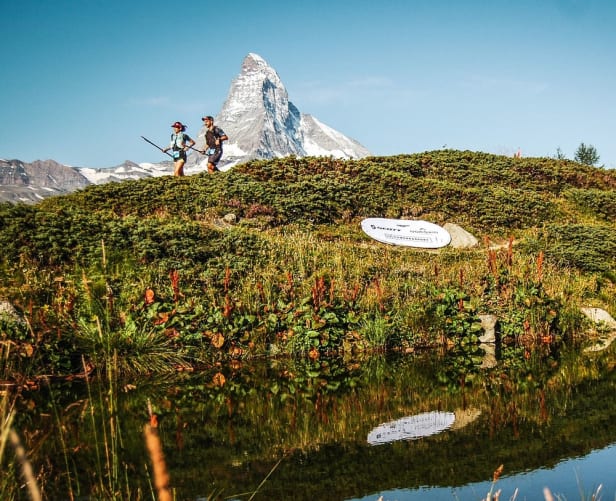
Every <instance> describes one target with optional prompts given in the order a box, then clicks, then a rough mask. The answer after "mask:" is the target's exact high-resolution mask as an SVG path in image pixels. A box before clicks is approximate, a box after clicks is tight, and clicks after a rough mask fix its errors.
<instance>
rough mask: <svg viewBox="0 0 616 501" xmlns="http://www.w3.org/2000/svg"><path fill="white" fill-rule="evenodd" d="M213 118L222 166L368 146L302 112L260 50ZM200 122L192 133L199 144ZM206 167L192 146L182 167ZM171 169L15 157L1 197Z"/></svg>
mask: <svg viewBox="0 0 616 501" xmlns="http://www.w3.org/2000/svg"><path fill="white" fill-rule="evenodd" d="M215 123H216V125H218V126H219V127H221V128H222V129H223V130H224V131H225V133H226V134H227V136H229V138H230V139H229V141H228V142H226V143H225V144H224V155H223V160H222V161H221V163H220V164H219V168H220V169H221V170H228V169H230V168H232V167H233V166H234V165H237V164H239V163H243V162H247V161H249V160H253V159H271V158H280V157H285V156H290V155H294V156H296V157H305V156H326V157H335V158H347V159H350V158H362V157H365V156H368V155H370V152H369V151H368V150H367V149H366V148H365V147H363V146H362V145H361V144H359V143H358V142H357V141H355V140H353V139H351V138H349V137H347V136H345V135H344V134H343V133H341V132H339V131H337V130H335V129H333V128H331V127H329V126H327V125H325V124H323V123H322V122H320V121H319V120H318V119H317V118H315V117H313V116H312V115H309V114H305V113H302V112H301V111H300V110H299V109H298V108H297V107H296V106H295V105H294V104H293V103H292V102H291V101H290V100H289V95H288V92H287V89H286V88H285V86H284V84H283V83H282V80H281V79H280V77H279V75H278V74H277V73H276V71H275V70H274V69H273V68H272V67H271V66H270V65H269V64H268V63H267V62H266V61H265V60H264V59H263V58H262V57H261V56H259V55H257V54H253V53H250V54H248V55H247V56H246V57H245V58H244V61H243V62H242V66H241V70H240V73H239V75H238V76H237V77H236V78H235V79H234V80H233V81H232V83H231V86H230V88H229V93H228V95H227V98H226V100H225V102H224V104H223V107H222V109H221V111H220V113H219V114H218V115H217V116H216V118H215ZM204 136H205V128H202V129H201V130H200V132H199V135H198V137H197V138H195V139H196V140H197V147H199V148H203V147H204V140H203V138H204ZM206 170H207V157H206V156H205V155H201V154H200V153H198V152H196V151H194V150H191V151H190V153H189V154H188V161H187V163H186V167H185V173H186V174H188V175H190V174H196V173H199V172H203V171H206ZM171 174H173V164H172V163H171V162H169V161H165V162H160V163H156V164H153V163H136V162H133V161H131V160H126V161H125V162H123V163H122V164H120V165H117V166H113V167H109V168H103V169H101V168H99V169H93V168H89V167H69V166H66V165H62V164H59V163H58V162H56V161H54V160H45V161H40V160H37V161H35V162H32V163H26V162H22V161H20V160H2V161H0V202H2V201H8V202H25V203H35V202H37V201H39V200H41V199H43V198H46V197H49V196H53V195H60V194H63V193H69V192H71V191H74V190H77V189H80V188H83V187H85V186H87V185H88V184H102V183H108V182H118V181H123V180H127V179H141V178H146V177H158V176H165V175H171Z"/></svg>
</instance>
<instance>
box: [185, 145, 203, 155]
mask: <svg viewBox="0 0 616 501" xmlns="http://www.w3.org/2000/svg"><path fill="white" fill-rule="evenodd" d="M189 148H190V149H191V150H195V151H196V152H198V153H201V154H202V155H205V150H198V149H197V148H193V147H192V146H189Z"/></svg>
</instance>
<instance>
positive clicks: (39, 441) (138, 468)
mask: <svg viewBox="0 0 616 501" xmlns="http://www.w3.org/2000/svg"><path fill="white" fill-rule="evenodd" d="M522 363H523V362H519V368H518V372H517V373H515V372H511V373H504V372H497V369H490V370H489V371H486V372H485V373H481V374H480V375H479V376H478V377H477V378H475V379H474V381H473V384H469V383H466V384H465V385H460V384H459V383H458V384H456V380H453V381H452V380H449V381H447V380H444V379H443V378H442V375H443V367H449V366H446V364H445V362H444V361H443V359H441V358H438V357H436V356H429V357H428V356H426V357H422V356H404V357H399V358H396V359H390V358H385V357H371V358H370V359H369V360H366V361H365V362H364V363H359V362H357V361H349V360H336V361H334V360H329V361H325V360H320V361H307V360H302V361H298V360H268V361H261V362H258V363H250V364H249V363H237V364H234V365H232V366H222V365H221V366H216V367H214V368H212V370H211V371H210V372H204V373H201V374H188V373H184V374H181V375H178V377H177V378H176V379H174V380H171V381H154V380H153V379H148V380H145V381H134V382H131V384H130V385H114V386H113V387H111V388H109V387H107V386H105V385H104V384H103V385H102V386H101V387H100V388H98V387H97V386H96V385H95V383H94V382H92V388H90V389H89V390H88V391H86V389H85V388H83V387H78V386H76V385H73V386H70V387H68V386H67V387H63V386H54V387H52V388H49V389H46V388H43V390H42V391H40V392H37V393H34V394H31V395H28V396H27V397H26V398H24V400H23V402H22V403H23V404H25V405H23V408H22V409H20V412H19V413H17V414H16V417H15V428H16V429H17V430H18V431H19V432H20V434H21V436H22V437H25V440H27V441H28V442H27V448H28V450H29V452H30V454H31V458H32V461H33V463H34V467H35V470H36V471H42V470H43V469H44V471H45V472H47V477H46V478H45V479H44V480H45V484H44V485H45V490H46V495H47V496H48V499H51V500H53V499H68V493H69V491H70V489H71V488H73V490H76V489H77V487H79V489H80V492H86V493H88V494H90V493H96V492H99V493H100V492H101V491H103V489H104V490H107V491H109V492H115V491H122V492H129V491H130V492H137V491H139V490H140V492H142V493H143V492H146V493H147V492H150V491H149V489H150V485H151V473H150V471H151V470H150V469H149V468H148V467H147V465H148V464H149V458H148V457H147V453H146V452H145V450H144V449H145V448H144V444H143V433H142V430H143V426H144V424H145V423H146V422H148V421H149V412H148V409H149V403H150V402H151V407H152V412H153V413H154V414H156V417H157V422H158V424H159V425H158V426H159V427H158V430H159V435H160V438H161V442H162V447H163V452H164V455H165V459H166V462H167V467H168V469H169V476H170V479H171V480H170V485H171V486H172V488H173V489H174V492H175V496H176V499H182V500H195V499H198V498H205V499H208V498H209V496H210V495H211V494H212V493H219V494H220V497H219V499H223V498H232V497H234V496H235V497H236V498H238V499H247V498H248V497H250V496H244V497H242V496H239V495H238V493H252V492H254V491H255V490H257V489H258V491H259V493H258V496H256V497H255V498H254V499H255V500H257V499H276V500H278V501H284V500H286V499H289V500H291V499H292V500H294V501H299V500H304V499H305V500H309V499H310V500H313V499H327V500H334V501H335V500H343V499H375V500H376V499H377V498H378V496H374V495H373V494H374V493H387V492H395V494H394V495H392V496H389V497H388V496H384V499H398V500H401V499H419V498H417V497H412V496H411V494H410V493H412V492H414V493H417V492H419V491H420V490H421V491H422V496H421V499H430V500H434V499H456V498H457V499H459V500H462V499H481V496H483V497H484V498H485V495H486V493H487V491H488V489H489V484H490V479H491V478H492V473H493V472H494V470H495V469H496V468H497V467H498V466H499V465H501V464H504V467H505V474H504V476H503V478H501V480H500V481H499V482H503V483H504V482H505V480H504V478H505V477H506V476H514V475H516V474H518V473H520V472H528V471H532V470H541V469H543V470H545V469H550V468H554V466H555V465H557V464H559V463H561V462H563V461H566V460H568V459H570V458H575V457H580V456H582V455H584V454H589V453H590V452H591V451H593V450H600V449H603V448H605V447H606V446H608V445H609V444H613V443H615V442H616V427H614V425H613V416H614V415H616V399H614V398H613V397H614V394H615V390H616V371H615V367H616V366H615V365H614V362H613V356H612V357H611V358H610V356H609V354H608V353H606V354H605V355H604V356H601V355H598V356H597V357H596V358H593V360H592V363H588V359H581V360H580V359H578V358H573V357H572V358H570V359H568V358H566V357H564V356H563V357H562V359H561V360H559V361H554V362H551V363H550V364H540V365H539V366H538V367H535V366H531V365H530V363H529V364H528V365H524V366H521V364H522ZM220 375H224V380H223V378H221V377H220ZM46 391H49V392H50V393H51V394H50V393H47V394H45V392H46ZM470 402H472V407H471V406H470V405H469V403H470ZM441 409H445V410H448V409H452V410H454V411H453V412H449V411H441ZM401 416H406V418H402V419H400V417H401ZM376 423H385V426H388V427H389V428H388V429H387V428H381V427H378V428H375V424H376ZM382 426H383V425H382ZM379 429H381V431H378V430H379ZM443 430H447V432H446V433H439V431H443ZM398 432H399V434H400V436H403V435H405V439H404V440H400V439H396V440H395V441H392V440H393V437H395V436H397V435H396V433H398ZM107 437H111V439H112V440H113V441H114V442H113V443H117V447H116V448H115V451H116V454H117V457H116V456H114V457H113V458H111V459H113V460H114V462H113V464H111V462H110V463H109V464H110V467H109V468H108V467H107V466H106V465H107V463H106V461H107V459H106V456H105V454H106V452H107V450H108V449H107V448H106V445H107ZM366 437H368V443H367V442H366ZM418 437H423V438H422V439H421V440H410V439H413V438H418ZM373 438H374V441H375V443H380V444H381V445H379V446H378V447H374V446H373V445H372V442H373ZM379 440H380V441H381V442H378V441H379ZM67 451H70V458H71V461H70V462H69V463H67V462H66V454H67ZM614 459H615V458H614V456H613V455H612V456H611V465H613V464H614ZM111 467H113V469H111ZM116 471H117V472H118V473H117V476H116V482H115V483H114V484H113V485H111V483H110V482H109V484H110V485H109V486H108V487H107V484H105V485H102V484H101V482H100V479H101V478H109V473H114V472H116ZM572 475H573V474H571V473H570V476H572ZM601 476H609V477H610V478H611V477H616V475H613V474H612V475H611V476H610V475H607V474H605V473H604V474H603V475H601ZM264 479H266V481H265V482H264ZM581 480H582V481H586V479H585V478H584V476H582V477H581ZM590 481H593V480H590ZM605 481H606V482H607V481H609V478H608V479H606V480H605ZM484 482H487V484H485V483H484ZM486 485H487V486H488V489H486V488H485V487H486ZM473 486H475V487H473ZM477 486H479V487H477ZM520 487H522V486H520ZM550 487H552V488H553V491H554V492H561V491H560V490H559V487H560V486H558V485H550ZM588 487H589V488H590V487H592V485H589V486H588ZM402 488H403V489H404V491H403V493H402V491H396V489H402ZM469 489H475V490H474V494H475V495H474V496H473V497H471V496H470V495H469V496H467V495H466V494H467V493H469V492H470V491H469ZM459 492H460V493H461V492H464V493H465V494H464V495H462V494H459V495H458V493H459ZM567 492H569V494H568V495H567V496H566V497H567V499H570V500H573V499H579V495H574V494H576V492H571V491H567ZM437 493H439V495H437ZM407 494H408V495H409V496H411V497H408V498H407V497H406V496H407ZM605 494H606V499H612V498H613V496H614V492H613V491H611V492H609V493H605ZM365 496H368V497H365ZM439 496H442V497H439ZM531 498H532V497H527V499H531ZM100 499H106V498H104V497H103V496H101V497H100ZM126 499H128V498H126ZM212 499H215V498H212ZM501 499H505V497H502V498H501ZM506 499H509V497H507V498H506ZM520 499H521V498H520ZM533 499H535V498H533Z"/></svg>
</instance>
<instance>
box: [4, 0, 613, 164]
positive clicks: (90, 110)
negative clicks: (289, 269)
mask: <svg viewBox="0 0 616 501" xmlns="http://www.w3.org/2000/svg"><path fill="white" fill-rule="evenodd" d="M0 19H1V21H0V42H1V43H0V57H1V61H2V68H3V75H2V78H1V79H0V114H1V115H0V117H1V120H0V158H8V159H11V158H17V159H20V160H23V161H33V160H36V159H47V158H52V159H54V160H57V161H58V162H61V163H65V164H68V165H73V166H83V167H111V166H115V165H118V164H120V163H122V162H123V161H124V160H127V159H130V160H133V161H136V162H158V161H162V160H165V158H166V157H164V156H163V155H161V154H160V153H159V152H158V151H157V150H155V149H154V148H152V147H151V146H150V145H148V144H147V143H145V142H144V141H143V140H142V139H141V138H140V136H141V135H144V136H146V137H148V138H150V139H152V140H154V141H155V142H158V143H159V144H165V143H166V142H167V141H168V138H169V134H170V124H171V123H172V122H174V121H176V120H180V121H182V122H184V123H186V124H188V126H189V128H188V131H187V132H188V133H190V132H193V134H194V135H196V132H197V131H198V130H199V127H200V126H201V120H200V117H201V116H203V115H204V114H212V115H216V114H217V113H218V112H219V111H220V109H221V107H222V105H223V102H224V100H225V98H226V96H227V92H228V90H229V86H230V84H231V81H232V80H233V78H235V77H236V76H237V74H238V73H239V71H240V67H241V63H242V60H243V59H244V57H245V56H246V55H247V54H248V53H249V52H254V53H257V54H259V55H260V56H261V57H263V58H264V59H265V60H266V61H267V62H268V63H269V64H270V65H271V66H272V67H273V68H274V69H275V70H276V71H277V72H278V74H279V75H280V78H281V79H282V81H283V83H284V84H285V86H286V88H287V91H288V93H289V98H290V100H291V101H292V102H293V103H294V104H295V105H296V106H297V107H298V108H299V109H300V110H301V111H302V112H304V113H309V114H312V115H314V116H315V117H317V118H318V119H319V120H321V121H322V122H324V123H325V124H327V125H329V126H331V127H333V128H335V129H337V130H339V131H340V132H343V133H344V134H346V135H348V136H350V137H352V138H354V139H356V140H358V141H359V142H360V143H362V144H363V145H364V146H365V147H367V148H368V149H369V150H370V151H371V152H372V153H373V154H375V155H393V154H398V153H415V152H421V151H426V150H433V149H441V148H443V147H447V148H455V149H469V150H477V151H486V152H490V153H497V154H505V155H512V154H513V153H514V152H515V151H516V150H517V149H518V148H520V149H521V151H522V155H523V156H554V155H555V154H556V150H557V148H560V149H561V150H562V152H563V153H564V154H565V156H567V157H568V158H573V156H574V154H575V150H576V149H577V147H578V146H579V144H580V143H581V142H584V143H585V144H591V145H593V146H595V148H596V149H597V151H598V153H599V155H600V157H601V159H600V161H599V164H604V165H605V166H606V167H610V168H613V167H616V140H615V134H614V133H615V131H616V91H615V89H616V56H615V54H616V30H615V29H614V26H616V2H614V1H613V0H586V1H582V0H517V1H513V0H472V1H465V0H452V1H444V0H381V1H379V2H374V1H365V0H327V1H325V0H306V1H304V2H294V1H291V0H290V1H288V2H279V1H269V0H260V1H257V0H234V1H226V2H212V1H210V0H184V1H181V2H180V1H177V2H168V1H162V0H124V1H121V2H120V1H117V0H72V1H69V0H53V1H50V0H20V1H19V2H17V1H15V2H9V1H7V0H1V3H0Z"/></svg>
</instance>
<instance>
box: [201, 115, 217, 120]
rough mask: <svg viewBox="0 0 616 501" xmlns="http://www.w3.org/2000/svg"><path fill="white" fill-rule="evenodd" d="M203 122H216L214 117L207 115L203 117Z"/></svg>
mask: <svg viewBox="0 0 616 501" xmlns="http://www.w3.org/2000/svg"><path fill="white" fill-rule="evenodd" d="M201 120H203V121H204V122H205V121H206V120H211V121H212V122H213V121H214V117H212V116H210V115H207V116H205V117H203V118H202V119H201Z"/></svg>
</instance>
